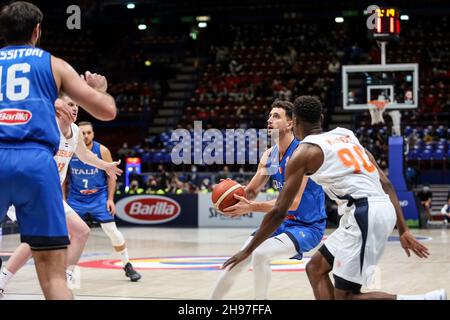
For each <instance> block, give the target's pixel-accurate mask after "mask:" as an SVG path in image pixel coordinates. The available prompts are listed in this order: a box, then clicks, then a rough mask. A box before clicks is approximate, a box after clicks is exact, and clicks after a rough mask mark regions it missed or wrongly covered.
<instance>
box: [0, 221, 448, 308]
mask: <svg viewBox="0 0 450 320" xmlns="http://www.w3.org/2000/svg"><path fill="white" fill-rule="evenodd" d="M120 229H121V231H122V232H123V234H124V236H125V238H126V240H127V246H128V248H129V253H130V259H131V260H132V263H133V265H134V266H135V267H136V268H137V269H138V270H139V272H140V273H141V274H142V279H141V280H140V281H139V282H136V283H132V282H130V281H129V280H128V278H126V277H125V275H124V272H123V271H122V269H121V263H120V260H119V256H118V255H116V254H115V253H114V252H113V249H112V247H111V245H110V242H109V239H108V238H107V236H106V235H105V234H104V233H103V231H102V230H101V229H100V228H94V229H92V233H91V236H90V239H89V241H88V244H87V247H86V249H85V252H84V254H83V256H82V258H81V261H80V267H79V269H78V270H79V272H80V277H79V279H80V281H79V283H77V284H76V285H78V288H77V289H75V290H74V293H75V295H76V298H77V299H99V300H103V299H164V300H168V299H170V300H171V299H208V297H209V294H210V292H211V290H212V288H213V286H214V284H215V282H216V280H217V278H218V276H219V273H220V271H219V269H218V268H219V266H220V265H221V264H222V263H223V262H224V261H225V259H226V258H227V257H229V256H230V255H232V254H234V253H235V252H237V251H238V250H239V248H240V247H241V246H242V244H243V243H244V241H245V240H246V238H247V237H248V235H249V234H250V233H251V232H252V230H253V229H243V228H240V229H186V228H176V229H175V228H136V227H133V228H123V227H122V228H120ZM332 231H333V230H327V234H330V233H331V232H332ZM413 233H414V234H415V235H416V236H418V237H420V239H421V241H423V243H424V244H425V245H426V246H428V248H429V250H430V252H431V256H430V257H429V258H428V259H427V260H424V259H420V258H417V257H415V256H412V257H410V258H408V257H407V256H406V254H405V252H404V251H403V249H402V248H401V246H400V242H399V241H398V237H397V233H396V232H395V231H394V232H393V234H392V236H391V239H390V241H389V242H388V244H387V245H386V250H385V253H384V255H383V257H382V259H381V263H380V265H379V273H378V274H379V277H378V278H377V279H379V282H378V283H375V285H378V290H382V291H386V292H389V293H403V294H415V293H424V292H427V291H431V290H435V289H439V288H444V289H446V290H447V292H450V250H449V247H450V231H449V230H448V229H446V228H443V229H433V230H413ZM18 242H19V236H18V235H17V234H15V235H4V236H3V237H2V238H1V246H0V248H1V250H0V251H1V252H0V253H1V256H2V257H3V260H4V261H5V260H6V259H7V258H8V255H10V254H11V253H12V251H13V250H14V249H15V247H16V246H17V244H18ZM316 249H317V248H316ZM316 249H315V250H316ZM315 250H313V251H311V252H308V253H306V254H305V258H304V260H303V261H298V260H286V259H280V260H276V261H274V262H273V264H272V269H273V270H274V271H273V272H272V282H271V285H270V289H269V299H274V300H275V299H313V298H314V297H313V293H312V290H311V288H310V285H309V282H308V279H307V276H306V273H305V271H304V268H305V263H307V261H308V260H309V258H310V257H311V256H312V254H313V253H314V252H315ZM282 258H283V257H282ZM252 276H253V275H252V272H251V271H249V272H246V273H243V274H242V275H241V276H240V277H239V278H237V281H236V283H235V286H234V287H233V289H232V291H231V292H230V294H229V296H228V298H229V299H240V300H243V299H252V298H253V277H252ZM3 299H5V300H6V299H11V300H16V299H21V300H24V299H43V296H42V294H41V291H40V288H39V284H38V280H37V277H36V273H35V269H34V265H33V262H32V260H31V261H30V262H28V264H27V265H26V266H25V267H24V268H23V269H21V270H20V271H19V272H18V273H17V274H16V276H15V278H14V279H13V280H12V281H11V282H10V283H9V284H8V286H7V288H6V291H5V294H4V296H3Z"/></svg>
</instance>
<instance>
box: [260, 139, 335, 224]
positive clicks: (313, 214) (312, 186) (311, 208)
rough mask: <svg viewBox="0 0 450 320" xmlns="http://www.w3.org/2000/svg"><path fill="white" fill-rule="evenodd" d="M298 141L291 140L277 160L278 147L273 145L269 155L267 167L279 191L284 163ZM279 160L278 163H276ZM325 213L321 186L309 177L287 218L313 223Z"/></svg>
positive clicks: (322, 217) (283, 177) (290, 155)
mask: <svg viewBox="0 0 450 320" xmlns="http://www.w3.org/2000/svg"><path fill="white" fill-rule="evenodd" d="M299 143H300V141H299V140H297V139H295V138H294V140H292V142H291V144H290V145H289V147H288V149H287V150H286V152H285V154H284V155H283V157H282V158H281V160H279V157H280V153H279V150H278V147H277V146H276V145H275V146H274V147H273V149H272V151H271V153H270V155H269V159H268V162H267V167H268V169H269V172H270V173H271V174H272V179H273V181H274V183H275V184H276V188H277V189H278V191H281V190H282V189H283V186H284V182H285V174H286V165H287V163H288V161H289V159H290V158H291V157H292V153H293V152H294V151H295V149H297V147H298V145H299ZM278 160H279V163H278ZM326 217H327V214H326V212H325V195H324V193H323V190H322V187H321V186H319V185H318V184H316V183H315V182H314V181H312V180H311V179H308V182H307V184H306V187H305V191H304V192H303V195H302V199H301V201H300V204H299V206H298V208H297V210H290V211H289V212H288V217H287V219H288V220H291V221H298V222H303V223H307V224H311V223H314V222H316V221H320V220H323V219H326Z"/></svg>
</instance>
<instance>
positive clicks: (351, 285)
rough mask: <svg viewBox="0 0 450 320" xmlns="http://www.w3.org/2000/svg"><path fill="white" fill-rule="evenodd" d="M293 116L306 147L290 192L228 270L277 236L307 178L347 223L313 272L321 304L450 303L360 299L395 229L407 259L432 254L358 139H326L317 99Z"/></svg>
mask: <svg viewBox="0 0 450 320" xmlns="http://www.w3.org/2000/svg"><path fill="white" fill-rule="evenodd" d="M293 113H294V133H295V135H296V137H297V138H298V139H300V140H301V141H302V142H301V144H300V145H299V147H298V148H297V151H296V152H295V153H294V155H293V156H292V158H291V160H290V161H289V163H288V166H287V169H286V183H285V185H284V188H283V190H282V192H281V194H280V195H279V197H278V199H277V202H276V204H275V206H274V208H273V209H272V210H271V211H270V212H269V213H267V214H266V215H265V217H264V219H263V221H262V223H261V226H260V228H259V229H258V232H257V233H256V234H255V236H254V238H253V239H252V241H251V242H250V243H249V245H248V246H247V247H246V248H244V249H243V250H242V251H240V252H238V253H237V254H236V255H234V256H232V257H231V258H230V259H228V260H227V261H226V262H225V263H224V265H223V268H226V267H230V268H233V267H234V266H236V264H238V263H240V262H241V261H243V260H244V259H246V258H247V257H248V256H249V255H250V254H251V253H252V252H253V250H255V248H257V247H258V246H259V245H260V244H261V243H262V242H263V241H264V240H265V239H267V238H268V237H269V236H270V235H271V234H272V232H274V231H275V230H276V229H277V228H278V226H279V225H280V224H281V223H282V222H283V220H284V219H285V216H286V213H287V211H288V209H289V207H290V205H291V204H292V202H293V199H294V198H295V196H296V194H297V192H298V190H299V188H300V185H301V182H302V180H303V177H304V176H305V175H307V176H309V177H310V178H311V179H312V180H313V181H315V182H316V183H317V184H319V185H321V186H322V187H323V189H324V191H325V192H326V193H327V194H328V196H329V197H330V198H331V199H333V200H335V201H336V202H337V203H338V211H339V213H340V214H341V215H342V218H341V221H340V224H339V228H338V229H336V230H335V231H334V232H333V233H332V234H331V235H330V236H329V237H328V238H327V240H326V241H325V243H324V245H323V246H322V247H321V248H320V250H319V251H318V252H316V253H315V254H314V256H313V258H312V260H311V262H310V263H309V264H308V265H307V273H308V278H309V280H310V283H311V285H312V287H313V290H314V295H315V297H316V298H317V299H355V300H368V299H383V300H386V299H388V300H395V299H397V300H404V299H423V300H425V299H430V300H445V299H446V292H445V291H444V290H443V289H441V290H436V291H432V292H429V293H427V294H424V295H416V296H403V295H393V294H387V293H384V292H367V293H362V292H361V290H360V289H361V287H362V285H367V284H368V283H370V281H371V280H372V279H371V278H372V276H373V271H374V270H375V267H376V265H377V264H378V262H379V260H380V258H381V255H382V253H383V250H384V246H385V244H386V242H387V240H388V237H389V235H390V234H391V232H392V230H393V229H394V227H395V225H397V228H398V232H399V234H400V242H401V245H402V247H403V248H404V250H405V251H406V254H407V255H408V256H410V250H412V251H413V252H414V253H415V254H416V255H417V256H419V257H421V258H427V256H428V255H429V252H428V249H427V248H426V247H425V246H423V245H422V244H420V243H419V242H418V241H417V240H416V238H415V237H414V236H413V235H412V234H411V233H410V231H409V230H408V227H407V226H406V224H405V221H404V218H403V213H402V209H401V207H400V204H399V201H398V198H397V195H396V193H395V190H394V188H393V186H392V185H391V183H390V181H389V180H388V179H387V177H386V176H385V175H384V173H383V171H382V170H381V169H380V168H379V167H378V166H377V163H376V161H375V159H374V158H373V156H372V155H371V154H370V153H369V152H368V151H366V150H365V149H364V148H363V147H362V146H361V144H360V143H359V141H358V139H357V138H356V137H355V135H354V134H353V132H352V131H350V130H347V129H344V128H336V129H334V130H332V131H330V132H323V131H322V129H321V120H322V114H321V113H322V104H321V103H320V101H319V100H318V99H317V98H314V97H311V96H301V97H299V98H297V99H296V100H295V102H294V112H293ZM330 271H333V276H334V280H335V282H334V287H333V285H332V283H331V281H330V279H329V277H328V273H329V272H330Z"/></svg>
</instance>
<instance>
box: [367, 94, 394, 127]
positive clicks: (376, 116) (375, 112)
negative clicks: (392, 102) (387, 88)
mask: <svg viewBox="0 0 450 320" xmlns="http://www.w3.org/2000/svg"><path fill="white" fill-rule="evenodd" d="M388 103H389V101H386V100H370V101H369V102H368V103H367V104H368V105H369V112H370V118H371V124H372V125H374V124H378V123H382V124H384V119H383V112H384V111H385V110H386V106H387V105H388Z"/></svg>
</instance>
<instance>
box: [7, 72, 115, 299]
mask: <svg viewBox="0 0 450 320" xmlns="http://www.w3.org/2000/svg"><path fill="white" fill-rule="evenodd" d="M99 77H100V76H99ZM98 79H99V80H100V81H98V86H97V87H96V89H98V90H102V88H104V87H105V86H104V83H103V81H101V79H100V78H98ZM55 104H56V105H58V104H67V105H68V106H69V107H70V108H71V110H72V114H73V116H74V120H76V118H77V116H78V106H77V105H76V104H75V102H74V101H72V100H71V99H70V97H68V96H67V95H65V94H63V95H62V96H61V98H60V99H57V100H56V103H55ZM58 125H59V128H60V134H61V141H60V143H59V149H58V152H57V154H56V156H55V157H54V158H55V161H56V164H57V167H58V171H59V178H60V181H61V183H63V182H64V180H65V178H66V174H67V169H68V166H69V162H70V159H72V155H73V154H76V155H77V157H79V158H80V159H81V161H83V162H84V163H87V164H90V165H92V166H95V167H96V168H99V169H102V170H105V172H106V173H107V174H108V176H110V177H111V178H112V179H115V178H116V175H121V174H122V170H120V169H119V168H117V166H118V165H119V164H120V161H117V162H105V161H103V160H101V159H99V158H98V157H97V155H95V154H94V153H92V152H91V151H90V150H89V149H88V148H87V147H86V145H85V144H84V141H83V135H82V133H81V131H80V129H79V128H78V126H77V125H76V124H74V123H73V122H64V121H63V120H60V119H58ZM63 205H64V211H65V214H66V220H67V229H68V231H69V235H70V245H69V246H68V248H67V269H66V273H67V280H68V283H69V284H72V283H74V279H73V269H74V267H75V266H76V265H77V264H78V260H79V259H80V256H81V254H82V252H83V250H84V247H85V245H86V242H87V240H88V237H89V232H90V230H89V227H88V225H87V224H86V223H85V222H84V221H83V220H82V219H81V218H80V217H79V216H78V215H77V214H76V213H75V211H73V209H72V208H71V207H70V206H69V205H68V204H67V203H66V202H65V201H64V203H63ZM7 215H8V217H9V218H10V219H11V220H12V221H15V220H16V214H15V208H14V206H11V207H10V209H9V210H8V213H7ZM30 258H31V249H30V246H29V245H28V244H26V243H22V244H20V245H19V246H18V247H17V248H16V250H15V251H14V253H13V254H12V256H11V257H10V258H9V259H8V262H7V263H6V266H5V267H4V268H3V270H2V271H1V272H0V293H2V292H3V291H4V289H5V286H6V285H7V283H8V282H9V281H10V280H11V278H12V277H13V276H14V274H16V273H17V271H19V269H20V268H22V267H23V266H24V265H25V263H26V262H27V261H28V260H29V259H30Z"/></svg>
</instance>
